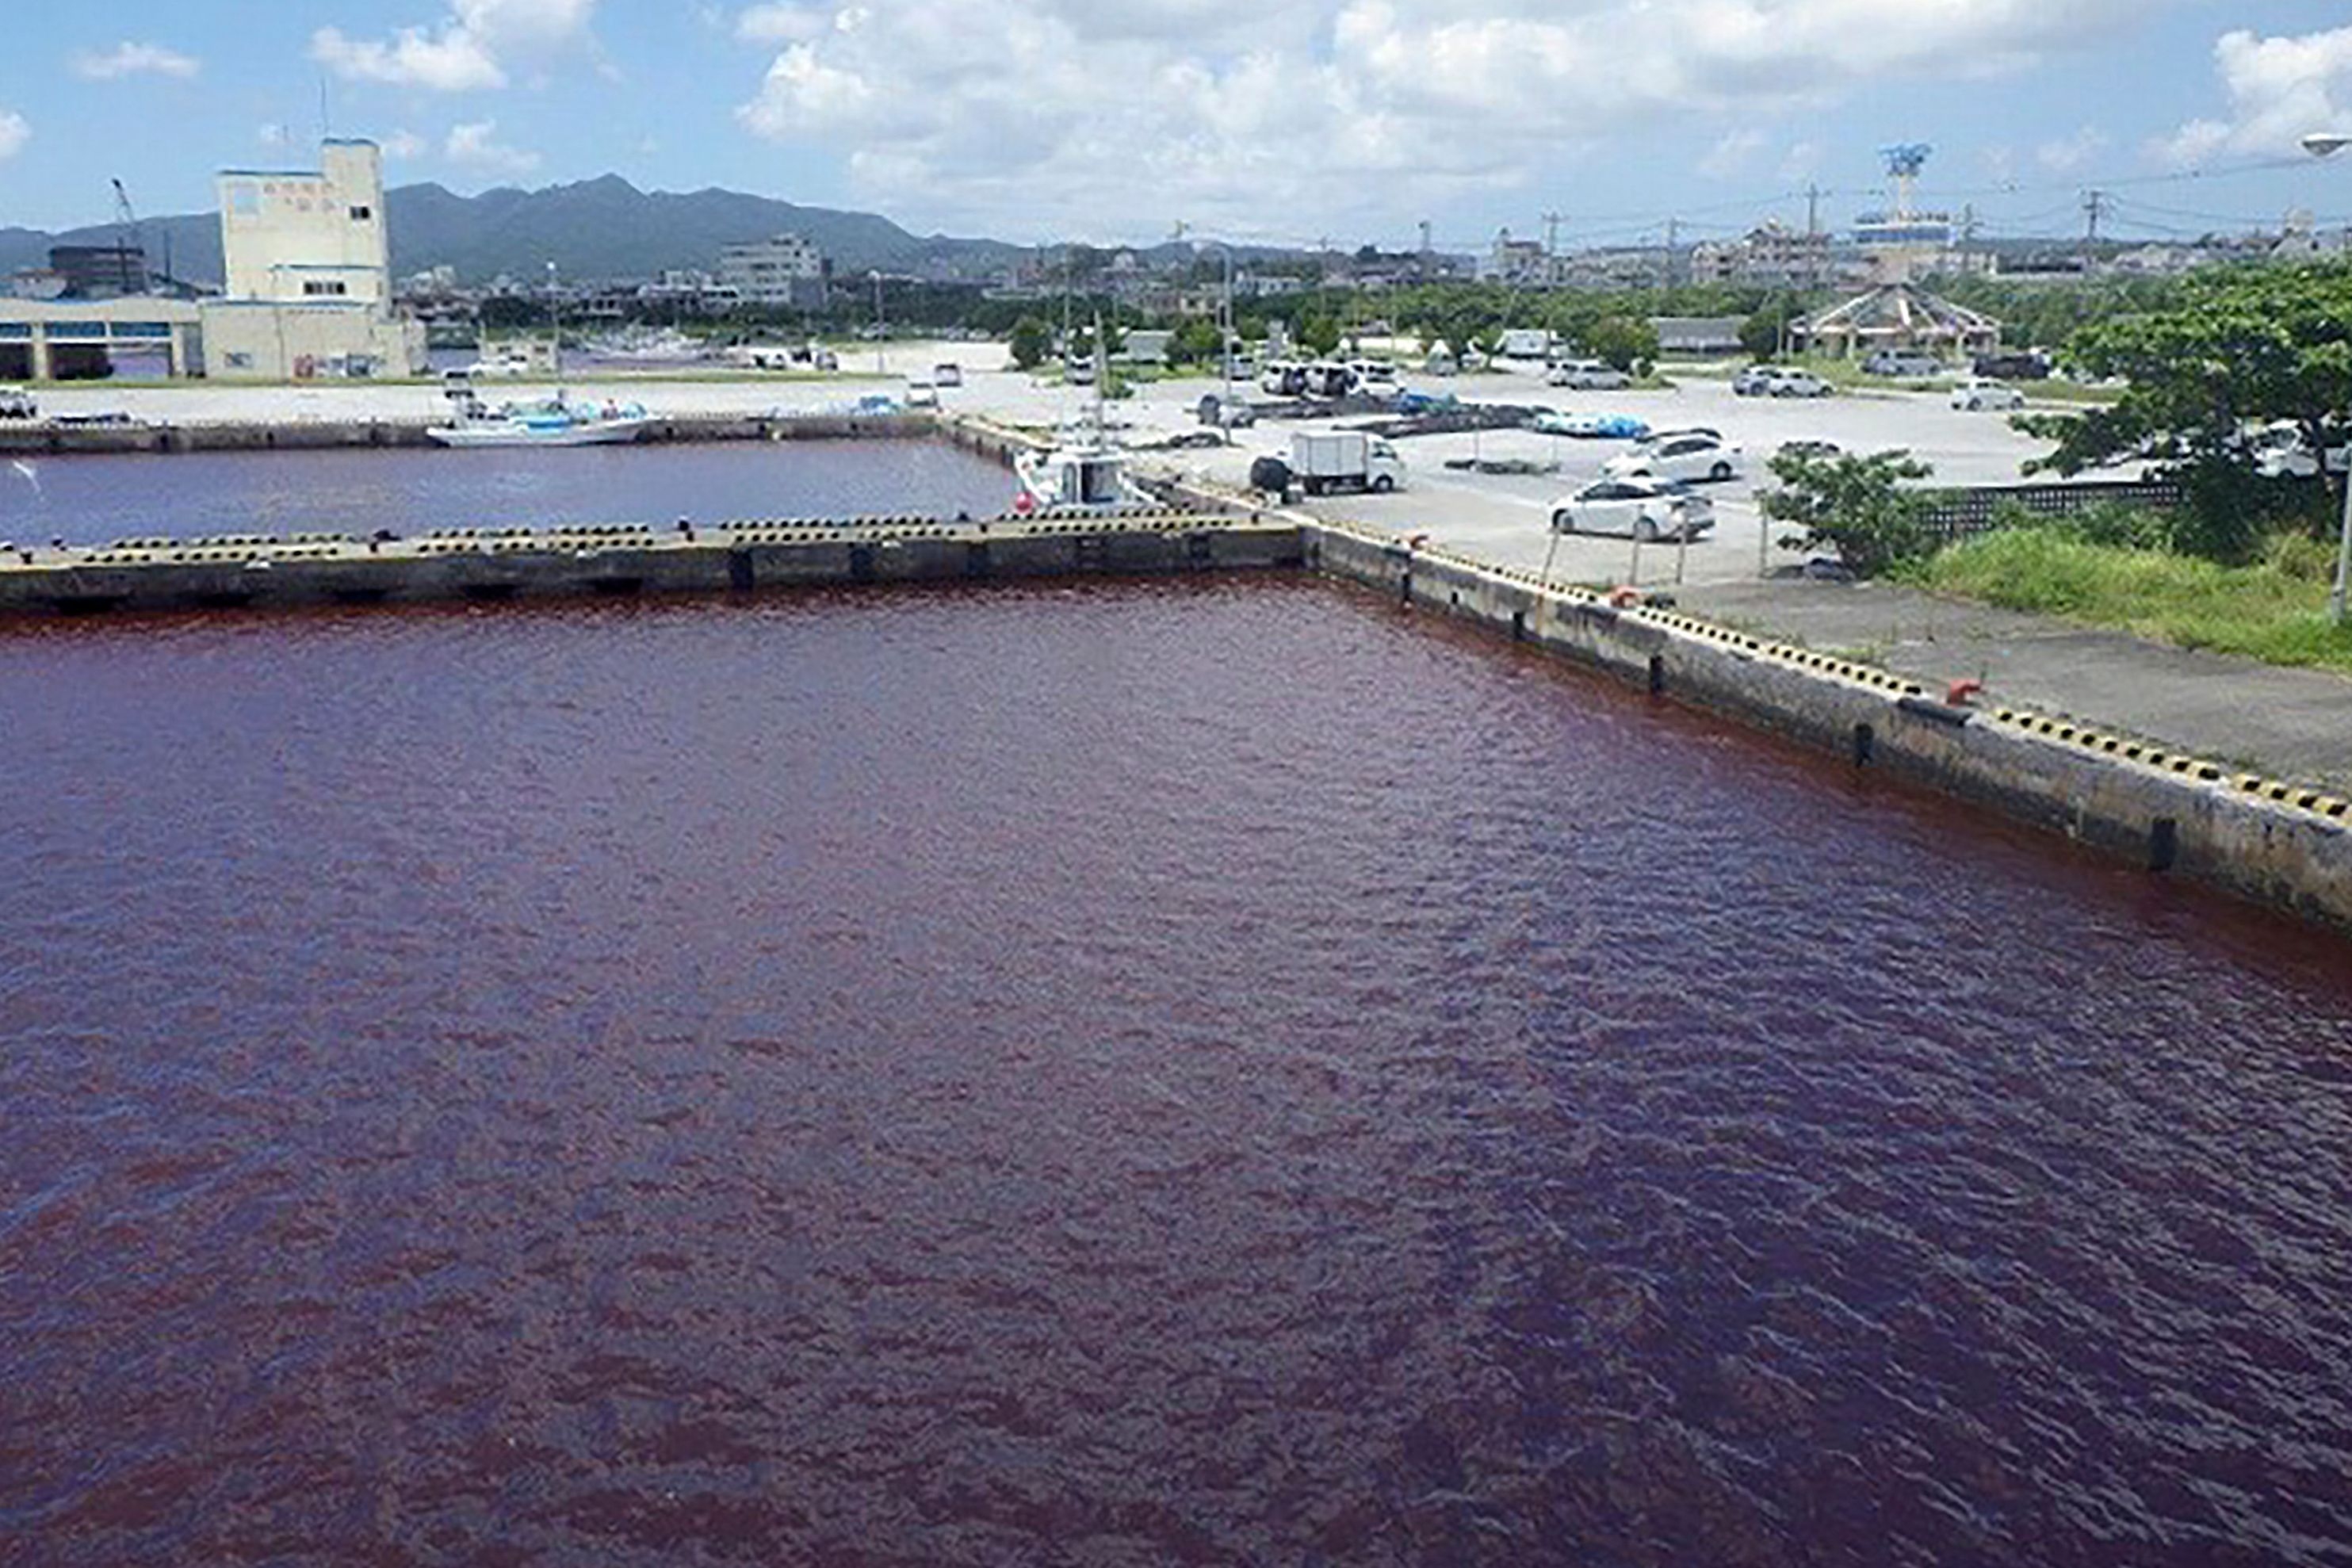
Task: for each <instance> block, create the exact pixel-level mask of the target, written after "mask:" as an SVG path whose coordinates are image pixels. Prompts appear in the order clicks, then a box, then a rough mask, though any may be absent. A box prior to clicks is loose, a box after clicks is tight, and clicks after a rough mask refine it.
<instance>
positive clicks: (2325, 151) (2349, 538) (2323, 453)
mask: <svg viewBox="0 0 2352 1568" xmlns="http://www.w3.org/2000/svg"><path fill="white" fill-rule="evenodd" d="M2347 147H2352V131H2315V132H2312V133H2311V134H2310V135H2308V136H2306V137H2305V138H2304V139H2303V150H2304V151H2305V152H2306V153H2310V154H2311V155H2312V156H2313V157H2315V158H2332V157H2334V156H2335V155H2336V153H2340V152H2342V151H2343V150H2344V149H2345V148H2347ZM2345 457H2346V458H2347V461H2346V463H2345V467H2344V522H2343V526H2342V528H2341V530H2340V531H2339V532H2338V535H2337V538H2336V586H2335V587H2334V588H2332V589H2331V590H2329V592H2328V595H2327V621H2328V624H2329V625H2330V626H2342V625H2343V624H2344V601H2345V598H2346V591H2347V589H2352V432H2347V435H2346V436H2345ZM2319 471H2320V473H2321V474H2322V475H2323V476H2325V475H2326V472H2327V438H2326V437H2325V436H2322V437H2320V439H2319Z"/></svg>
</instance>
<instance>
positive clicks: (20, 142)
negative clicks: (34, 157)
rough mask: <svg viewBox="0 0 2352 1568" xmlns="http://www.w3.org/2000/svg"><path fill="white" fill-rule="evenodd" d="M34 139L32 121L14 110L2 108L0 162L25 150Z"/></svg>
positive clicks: (4, 161)
mask: <svg viewBox="0 0 2352 1568" xmlns="http://www.w3.org/2000/svg"><path fill="white" fill-rule="evenodd" d="M32 139H33V127H32V123H31V121H27V120H26V118H25V117H24V116H23V115H21V114H18V113H17V112H16V111H15V110H8V109H0V163H6V162H7V161H8V160H9V159H11V158H13V157H15V156H16V154H17V153H21V152H23V151H24V150H25V143H26V142H30V141H31V140H32Z"/></svg>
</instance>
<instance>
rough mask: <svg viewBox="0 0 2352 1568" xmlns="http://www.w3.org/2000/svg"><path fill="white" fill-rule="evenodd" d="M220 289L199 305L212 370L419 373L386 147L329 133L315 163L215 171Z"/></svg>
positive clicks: (294, 375) (421, 343)
mask: <svg viewBox="0 0 2352 1568" xmlns="http://www.w3.org/2000/svg"><path fill="white" fill-rule="evenodd" d="M220 212H221V250H222V254H223V257H224V258H225V260H226V288H225V289H224V290H223V298H222V299H220V300H215V301H209V302H207V303H206V304H205V308H204V323H205V370H206V372H207V373H208V374H212V375H215V376H231V377H236V376H247V377H256V378H259V379H264V380H297V381H304V380H310V379H312V378H314V377H321V376H371V375H415V374H422V373H423V372H424V370H425V328H424V325H423V323H421V322H417V321H403V320H400V319H398V318H397V317H395V316H394V313H393V307H392V240H391V234H390V230H389V228H388V226H387V225H386V222H385V216H384V209H383V153H382V152H381V151H380V150H379V149H378V148H377V146H376V144H375V143H374V142H327V143H326V144H325V146H324V147H323V148H322V149H321V153H320V167H319V168H318V169H317V170H316V171H310V170H301V171H289V170H270V169H231V170H227V171H226V172H225V173H223V174H221V176H220Z"/></svg>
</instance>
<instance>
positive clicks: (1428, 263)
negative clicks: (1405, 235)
mask: <svg viewBox="0 0 2352 1568" xmlns="http://www.w3.org/2000/svg"><path fill="white" fill-rule="evenodd" d="M1432 266H1433V251H1432V250H1431V248H1430V244H1429V220H1428V219H1427V218H1423V219H1422V220H1421V281H1423V283H1426V282H1428V281H1429V274H1430V271H1431V268H1432Z"/></svg>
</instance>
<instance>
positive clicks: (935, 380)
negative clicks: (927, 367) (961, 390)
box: [931, 362, 963, 386]
mask: <svg viewBox="0 0 2352 1568" xmlns="http://www.w3.org/2000/svg"><path fill="white" fill-rule="evenodd" d="M931 384H933V385H935V386H961V385H962V384H963V366H961V365H960V364H956V363H951V362H950V363H940V364H935V365H933V366H932V367H931Z"/></svg>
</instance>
